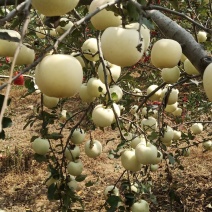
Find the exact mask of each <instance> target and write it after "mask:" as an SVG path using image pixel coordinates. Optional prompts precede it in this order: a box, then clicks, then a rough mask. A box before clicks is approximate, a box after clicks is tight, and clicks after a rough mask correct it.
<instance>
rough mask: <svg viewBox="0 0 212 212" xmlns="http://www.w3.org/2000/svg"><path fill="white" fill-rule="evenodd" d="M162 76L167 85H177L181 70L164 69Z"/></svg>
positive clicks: (174, 68) (175, 68) (176, 68)
mask: <svg viewBox="0 0 212 212" xmlns="http://www.w3.org/2000/svg"><path fill="white" fill-rule="evenodd" d="M161 76H162V79H163V81H164V82H166V83H175V82H177V81H178V79H179V78H180V69H179V68H178V67H177V66H175V67H173V68H163V69H162V70H161Z"/></svg>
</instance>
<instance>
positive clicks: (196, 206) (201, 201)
mask: <svg viewBox="0 0 212 212" xmlns="http://www.w3.org/2000/svg"><path fill="white" fill-rule="evenodd" d="M24 92H25V91H23V89H13V90H12V92H11V98H12V103H11V105H10V107H9V108H8V110H7V115H8V116H10V117H11V118H12V120H13V125H12V127H10V128H7V129H6V130H5V131H6V139H5V140H0V151H1V152H0V188H1V189H0V191H1V192H0V209H1V210H4V211H8V212H9V211H10V212H24V211H33V212H36V211H42V212H45V211H46V212H51V211H53V212H54V211H57V209H56V203H55V202H49V201H48V200H47V197H46V192H47V188H46V186H45V185H44V181H45V179H46V177H47V174H48V172H47V167H46V165H45V164H39V163H37V162H36V161H35V160H34V159H33V152H32V150H31V147H30V138H31V136H32V135H34V133H35V132H34V129H33V128H29V127H28V128H27V129H25V130H23V126H24V125H25V123H26V117H27V116H29V114H30V113H31V112H32V111H31V110H32V106H33V105H35V104H37V102H38V96H36V95H32V96H28V97H26V98H24V99H20V96H21V95H22V94H23V93H24ZM116 135H117V132H115V131H111V130H109V131H105V132H102V131H101V130H96V132H95V134H94V136H95V137H96V138H98V139H99V140H100V141H101V142H102V144H103V154H101V156H100V157H98V158H97V159H89V158H88V157H86V156H85V155H83V154H82V161H83V164H84V167H85V171H83V174H87V175H88V177H87V178H86V180H85V182H83V183H82V184H81V185H80V189H79V190H78V191H77V193H78V195H80V196H81V197H82V199H83V201H84V203H85V211H94V212H95V211H100V207H101V205H102V204H104V202H105V199H104V196H103V190H104V188H105V187H106V186H107V185H111V184H114V183H115V182H116V181H117V180H118V178H119V176H120V174H121V173H122V172H123V168H121V166H120V162H119V160H118V159H110V158H109V157H108V151H109V150H110V149H111V148H115V146H116V145H117V143H118V139H116V140H115V141H112V142H109V144H107V145H106V142H105V141H106V140H107V139H110V138H113V137H116ZM211 158H212V152H206V153H203V152H202V148H200V147H199V148H197V147H194V148H192V149H191V155H190V156H189V157H187V158H182V164H183V166H184V167H185V169H184V170H178V169H177V170H173V171H172V180H171V181H170V182H168V181H167V176H166V175H165V174H163V173H164V172H163V170H164V167H165V164H164V163H162V164H160V168H159V170H158V171H157V172H155V173H151V176H152V178H153V179H154V187H153V188H154V189H153V193H154V194H155V195H156V196H157V202H158V204H157V205H154V204H151V210H150V211H152V212H157V211H158V212H170V211H174V212H175V211H176V212H178V211H179V212H183V211H185V212H204V211H205V212H206V211H207V212H209V211H212V173H211V172H212V160H211ZM89 181H92V182H95V184H94V185H93V186H91V187H85V186H84V183H86V182H89ZM170 187H171V188H172V189H174V190H175V194H176V195H177V197H178V201H177V202H176V201H173V202H171V200H170V199H169V196H168V193H169V191H170ZM76 207H77V206H76ZM1 210H0V211H1ZM73 211H77V210H75V209H73ZM101 211H105V210H104V209H102V210H101Z"/></svg>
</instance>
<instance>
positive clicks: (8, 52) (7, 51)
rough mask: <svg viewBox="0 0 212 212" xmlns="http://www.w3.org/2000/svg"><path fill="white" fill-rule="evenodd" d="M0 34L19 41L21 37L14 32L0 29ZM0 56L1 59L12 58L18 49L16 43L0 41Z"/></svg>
mask: <svg viewBox="0 0 212 212" xmlns="http://www.w3.org/2000/svg"><path fill="white" fill-rule="evenodd" d="M0 32H4V33H7V34H8V35H9V36H10V37H13V38H17V39H20V38H21V35H20V34H19V33H18V32H16V31H15V30H8V29H0ZM0 46H1V48H0V56H1V57H13V56H14V54H15V51H16V48H17V47H18V42H13V41H8V40H3V39H0Z"/></svg>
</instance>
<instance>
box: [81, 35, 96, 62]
mask: <svg viewBox="0 0 212 212" xmlns="http://www.w3.org/2000/svg"><path fill="white" fill-rule="evenodd" d="M81 49H82V53H83V55H84V57H85V58H86V59H87V60H89V61H95V62H96V61H98V60H99V54H98V46H97V39H96V38H88V39H87V40H86V41H85V42H84V43H83V44H82V47H81Z"/></svg>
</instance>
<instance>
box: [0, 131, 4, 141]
mask: <svg viewBox="0 0 212 212" xmlns="http://www.w3.org/2000/svg"><path fill="white" fill-rule="evenodd" d="M0 139H2V140H4V139H5V132H4V130H2V131H1V132H0Z"/></svg>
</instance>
